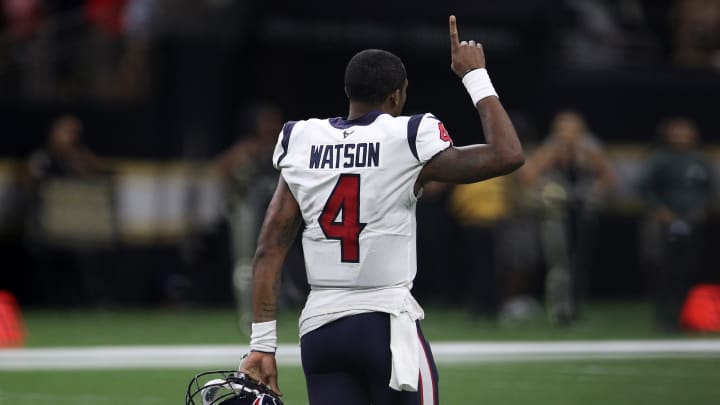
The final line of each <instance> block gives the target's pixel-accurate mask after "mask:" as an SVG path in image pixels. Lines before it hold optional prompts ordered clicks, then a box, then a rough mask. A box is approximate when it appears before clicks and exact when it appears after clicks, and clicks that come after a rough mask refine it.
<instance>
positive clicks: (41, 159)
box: [28, 115, 101, 181]
mask: <svg viewBox="0 0 720 405" xmlns="http://www.w3.org/2000/svg"><path fill="white" fill-rule="evenodd" d="M82 132H83V124H82V122H81V121H80V120H79V119H78V118H77V117H75V116H73V115H64V116H61V117H59V118H57V119H56V120H55V121H54V122H53V124H52V126H51V128H50V134H49V135H48V140H47V143H46V144H45V146H44V147H43V148H42V149H40V150H38V151H36V152H35V153H33V154H32V156H31V157H30V160H29V162H28V174H29V175H30V179H31V180H34V181H38V180H42V179H44V178H46V177H48V176H55V177H66V176H73V177H74V176H80V177H87V176H90V175H93V174H97V173H99V172H100V171H101V165H100V162H99V160H98V158H97V156H95V154H94V153H93V152H92V151H90V149H88V148H87V147H86V146H85V145H83V143H82Z"/></svg>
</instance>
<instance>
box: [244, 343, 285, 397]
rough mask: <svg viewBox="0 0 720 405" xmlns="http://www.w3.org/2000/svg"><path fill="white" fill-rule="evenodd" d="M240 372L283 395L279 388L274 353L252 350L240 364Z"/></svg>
mask: <svg viewBox="0 0 720 405" xmlns="http://www.w3.org/2000/svg"><path fill="white" fill-rule="evenodd" d="M240 372H241V373H244V374H245V375H246V376H248V377H249V378H250V379H252V380H254V381H257V382H259V383H260V384H264V385H267V386H269V387H270V389H271V390H272V391H273V392H274V393H276V394H277V395H279V396H282V393H281V392H280V388H278V381H277V380H278V379H277V374H278V373H277V363H275V354H274V353H262V352H250V354H248V356H247V357H246V358H245V360H244V361H243V362H242V364H241V365H240Z"/></svg>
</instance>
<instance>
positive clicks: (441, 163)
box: [418, 16, 525, 185]
mask: <svg viewBox="0 0 720 405" xmlns="http://www.w3.org/2000/svg"><path fill="white" fill-rule="evenodd" d="M450 51H451V58H452V64H451V68H452V70H453V72H455V74H457V75H458V77H460V78H461V79H462V80H463V84H465V87H466V88H467V89H468V92H469V93H470V95H471V97H472V98H473V101H474V102H476V104H475V107H476V108H477V110H478V113H479V114H480V120H481V121H482V128H483V133H484V134H485V142H486V143H485V144H476V145H470V146H465V147H454V146H451V147H449V148H448V149H446V150H444V151H443V152H440V153H438V154H437V155H436V156H435V157H434V158H432V159H431V160H430V162H428V163H427V164H426V165H425V167H424V168H423V170H422V171H421V172H420V176H419V178H418V183H420V184H419V185H422V184H424V183H425V182H427V181H431V180H437V181H443V182H449V183H474V182H477V181H481V180H485V179H488V178H491V177H496V176H501V175H504V174H508V173H510V172H512V171H514V170H515V169H517V168H519V167H520V166H522V165H523V163H524V162H525V158H524V157H523V152H522V146H521V145H520V140H519V139H518V136H517V133H516V132H515V128H514V127H513V125H512V122H511V121H510V117H508V115H507V112H506V111H505V108H504V107H503V106H502V104H501V103H500V100H499V99H498V98H497V96H496V95H495V92H494V89H493V88H492V84H491V83H490V79H489V78H488V77H487V72H486V71H485V54H484V53H483V49H482V45H481V44H479V43H476V42H475V41H462V42H460V40H459V35H458V30H457V22H456V19H455V16H450Z"/></svg>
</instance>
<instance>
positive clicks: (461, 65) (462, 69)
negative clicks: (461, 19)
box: [450, 15, 485, 79]
mask: <svg viewBox="0 0 720 405" xmlns="http://www.w3.org/2000/svg"><path fill="white" fill-rule="evenodd" d="M450 56H451V59H452V63H451V64H450V68H451V69H452V71H453V72H455V74H456V75H458V77H460V78H461V79H462V77H463V76H465V73H467V72H469V71H471V70H473V69H479V68H484V67H485V53H484V52H483V48H482V45H481V44H480V43H479V42H475V41H474V40H470V41H462V42H460V38H459V36H458V29H457V20H456V19H455V16H454V15H451V16H450Z"/></svg>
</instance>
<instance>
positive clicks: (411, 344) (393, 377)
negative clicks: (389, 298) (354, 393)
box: [389, 294, 423, 392]
mask: <svg viewBox="0 0 720 405" xmlns="http://www.w3.org/2000/svg"><path fill="white" fill-rule="evenodd" d="M422 318H423V310H422V308H421V307H420V305H419V304H418V303H417V301H415V299H414V298H413V297H412V295H410V294H408V296H407V297H406V299H405V305H404V307H403V309H402V310H401V311H400V312H399V313H391V314H390V352H391V353H392V370H391V374H390V384H389V385H390V388H392V389H394V390H396V391H413V392H416V391H417V390H418V375H419V372H420V339H419V337H418V331H417V325H416V322H417V320H418V319H422Z"/></svg>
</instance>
